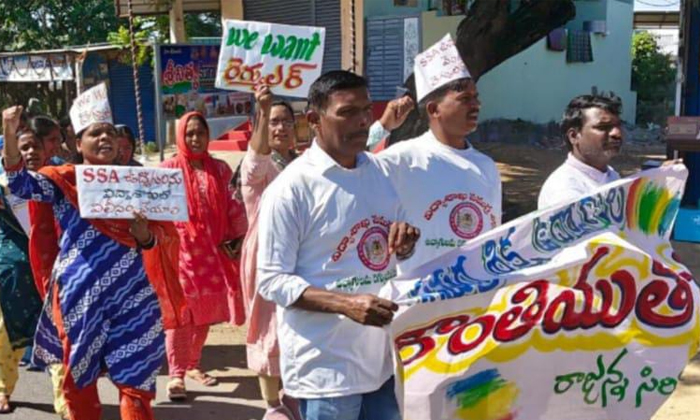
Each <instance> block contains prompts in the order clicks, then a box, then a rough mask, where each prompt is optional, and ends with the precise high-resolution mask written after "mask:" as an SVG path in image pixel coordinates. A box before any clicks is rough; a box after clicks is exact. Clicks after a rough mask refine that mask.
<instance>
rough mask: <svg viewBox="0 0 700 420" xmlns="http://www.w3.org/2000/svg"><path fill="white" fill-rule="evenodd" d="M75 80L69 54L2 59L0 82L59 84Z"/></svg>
mask: <svg viewBox="0 0 700 420" xmlns="http://www.w3.org/2000/svg"><path fill="white" fill-rule="evenodd" d="M70 80H73V58H72V57H70V56H69V55H68V54H49V55H18V56H10V57H0V82H58V81H70Z"/></svg>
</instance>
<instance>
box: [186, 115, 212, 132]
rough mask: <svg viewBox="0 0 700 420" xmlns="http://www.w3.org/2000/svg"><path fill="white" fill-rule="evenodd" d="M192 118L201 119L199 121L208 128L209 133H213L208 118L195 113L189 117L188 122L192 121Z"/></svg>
mask: <svg viewBox="0 0 700 420" xmlns="http://www.w3.org/2000/svg"><path fill="white" fill-rule="evenodd" d="M190 120H199V122H201V123H202V124H203V125H204V128H206V129H207V133H209V134H211V131H209V123H207V119H206V118H204V117H203V116H202V115H193V116H191V117H189V118H188V119H187V122H190Z"/></svg>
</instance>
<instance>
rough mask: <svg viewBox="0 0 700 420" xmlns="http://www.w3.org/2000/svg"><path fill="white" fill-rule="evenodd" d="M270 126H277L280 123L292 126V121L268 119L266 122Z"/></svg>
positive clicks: (287, 126) (288, 126) (283, 125)
mask: <svg viewBox="0 0 700 420" xmlns="http://www.w3.org/2000/svg"><path fill="white" fill-rule="evenodd" d="M268 125H269V126H270V127H277V126H278V125H282V127H284V128H292V127H294V121H291V120H270V122H269V123H268Z"/></svg>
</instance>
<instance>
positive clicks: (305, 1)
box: [243, 0, 314, 25]
mask: <svg viewBox="0 0 700 420" xmlns="http://www.w3.org/2000/svg"><path fill="white" fill-rule="evenodd" d="M313 11H314V9H313V7H312V3H311V0H294V1H289V0H287V1H279V0H244V1H243V14H244V16H245V20H256V21H259V22H272V23H283V24H285V25H313V21H314V16H313Z"/></svg>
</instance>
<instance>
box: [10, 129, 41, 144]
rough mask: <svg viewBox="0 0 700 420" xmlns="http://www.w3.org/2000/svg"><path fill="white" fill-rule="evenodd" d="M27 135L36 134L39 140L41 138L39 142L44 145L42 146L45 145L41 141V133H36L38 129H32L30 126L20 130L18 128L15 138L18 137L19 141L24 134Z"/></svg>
mask: <svg viewBox="0 0 700 420" xmlns="http://www.w3.org/2000/svg"><path fill="white" fill-rule="evenodd" d="M25 135H31V136H34V137H35V138H36V139H37V140H39V144H40V145H41V147H42V148H43V147H44V142H42V141H41V138H40V137H39V135H38V134H37V133H36V131H34V130H32V129H31V128H29V127H25V128H20V129H19V130H17V133H15V138H16V139H17V141H19V139H20V138H21V137H22V136H25Z"/></svg>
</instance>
